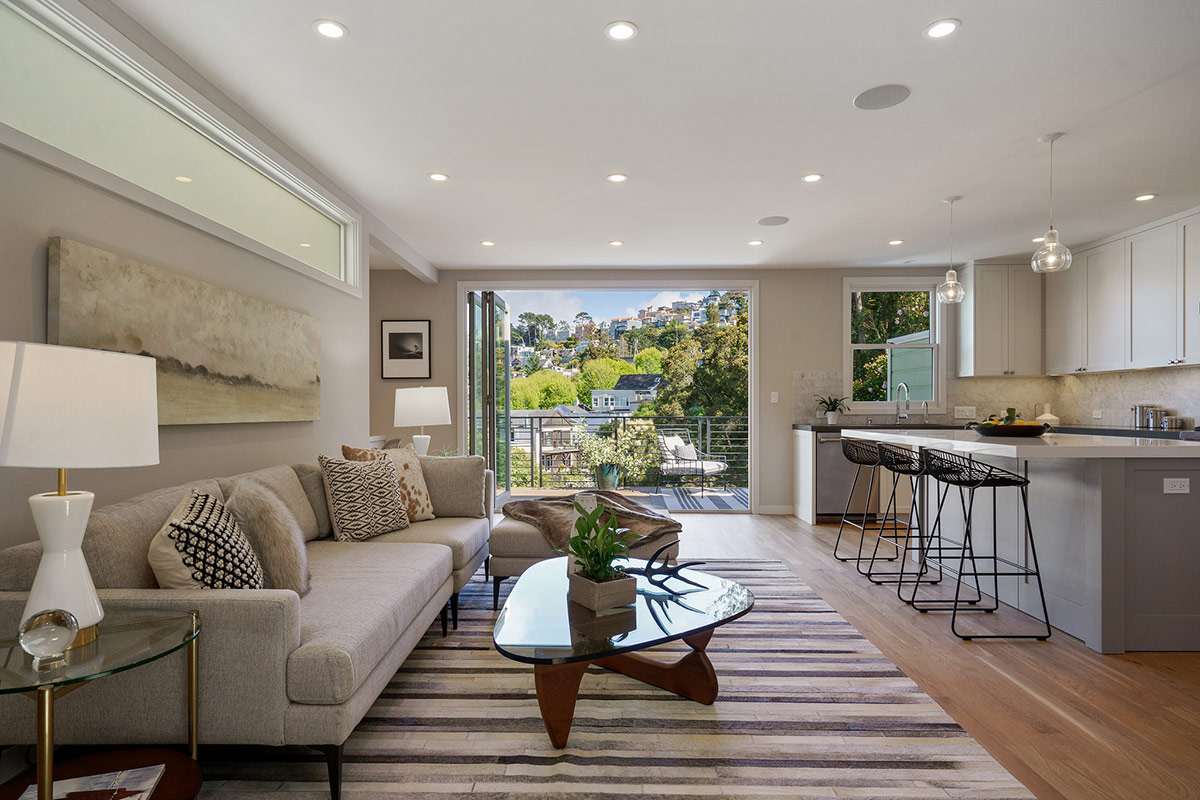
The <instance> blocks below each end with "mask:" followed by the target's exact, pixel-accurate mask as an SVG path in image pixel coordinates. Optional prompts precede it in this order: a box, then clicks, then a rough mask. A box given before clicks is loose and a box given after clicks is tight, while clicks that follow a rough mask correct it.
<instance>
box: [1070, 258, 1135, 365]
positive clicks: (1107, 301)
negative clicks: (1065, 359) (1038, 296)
mask: <svg viewBox="0 0 1200 800" xmlns="http://www.w3.org/2000/svg"><path fill="white" fill-rule="evenodd" d="M1081 259H1082V260H1085V261H1086V262H1087V264H1086V286H1087V293H1086V299H1085V306H1086V312H1085V315H1084V319H1085V320H1086V323H1085V324H1086V333H1085V335H1084V348H1085V349H1084V364H1083V372H1103V371H1106V370H1116V369H1125V367H1127V366H1128V365H1129V354H1128V351H1127V344H1128V341H1129V268H1128V259H1127V251H1126V247H1125V241H1124V240H1118V241H1115V242H1109V243H1108V244H1104V245H1100V246H1099V247H1093V248H1092V249H1090V250H1086V251H1084V252H1082V253H1080V254H1079V255H1078V256H1076V260H1081Z"/></svg>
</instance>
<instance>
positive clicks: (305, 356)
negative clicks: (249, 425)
mask: <svg viewBox="0 0 1200 800" xmlns="http://www.w3.org/2000/svg"><path fill="white" fill-rule="evenodd" d="M49 250H50V258H49V286H48V292H47V296H48V303H47V306H48V308H47V312H48V313H47V338H48V340H49V342H50V343H51V344H61V345H69V346H72V347H89V348H93V349H97V350H113V351H117V352H123V353H136V354H139V355H147V356H153V357H154V358H155V359H156V360H157V361H158V421H159V424H160V425H204V424H215V423H225V422H295V421H313V420H318V419H320V416H321V377H320V360H321V323H320V321H319V320H317V319H315V318H314V317H311V316H309V315H307V314H303V313H300V312H298V311H293V310H291V309H288V308H284V307H282V306H277V305H273V304H271V303H267V302H264V301H262V300H259V299H257V298H254V297H249V296H247V295H244V294H240V293H238V292H234V291H230V290H229V289H224V288H222V287H220V286H215V285H213V284H211V283H205V282H203V281H198V280H196V279H195V278H189V277H187V276H186V275H181V274H179V273H177V272H171V271H170V270H167V269H163V268H162V267H158V266H154V265H152V264H144V263H142V262H140V261H136V260H134V259H132V258H125V257H122V256H118V255H114V254H113V253H109V252H106V251H104V250H101V249H99V248H96V247H91V246H89V245H86V244H81V243H79V242H75V241H71V240H70V239H63V238H59V237H54V238H52V239H51V240H50V246H49Z"/></svg>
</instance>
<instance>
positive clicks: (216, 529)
mask: <svg viewBox="0 0 1200 800" xmlns="http://www.w3.org/2000/svg"><path fill="white" fill-rule="evenodd" d="M149 560H150V566H151V567H152V568H153V569H154V577H155V578H156V579H157V580H158V585H159V586H160V587H162V588H163V589H199V588H204V589H261V588H263V568H262V564H261V563H260V562H259V560H258V555H257V554H255V552H254V548H253V547H251V546H250V540H249V539H247V538H246V535H245V534H244V533H242V530H241V528H239V527H238V524H237V522H236V521H235V520H234V518H233V516H232V515H230V513H229V511H228V510H227V509H226V508H225V505H224V503H222V502H221V501H220V500H218V499H217V498H215V497H213V496H212V495H211V494H206V493H205V492H199V491H196V490H195V489H192V490H191V491H190V492H189V493H188V495H187V496H186V497H184V498H183V500H181V501H180V503H179V505H177V506H176V507H175V510H174V511H173V512H171V516H170V517H169V518H168V519H167V521H166V524H164V525H163V526H162V528H160V529H159V531H158V533H157V534H155V536H154V539H153V540H152V541H151V542H150V553H149Z"/></svg>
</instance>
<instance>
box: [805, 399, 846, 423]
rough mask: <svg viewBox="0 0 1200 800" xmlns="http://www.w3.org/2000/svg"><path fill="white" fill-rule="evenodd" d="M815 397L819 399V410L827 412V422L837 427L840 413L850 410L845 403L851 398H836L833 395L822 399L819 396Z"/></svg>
mask: <svg viewBox="0 0 1200 800" xmlns="http://www.w3.org/2000/svg"><path fill="white" fill-rule="evenodd" d="M813 397H815V398H817V408H819V409H821V410H822V411H824V412H825V421H826V422H827V423H829V424H830V425H837V421H838V412H839V411H849V410H850V407H849V406H847V405H846V402H845V401H846V400H847V399H849V398H846V397H834V396H833V395H830V396H829V397H821V395H819V394H814V395H813Z"/></svg>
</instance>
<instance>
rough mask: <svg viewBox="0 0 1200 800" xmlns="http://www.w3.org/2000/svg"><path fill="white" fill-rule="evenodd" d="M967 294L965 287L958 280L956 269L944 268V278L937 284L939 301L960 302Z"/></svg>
mask: <svg viewBox="0 0 1200 800" xmlns="http://www.w3.org/2000/svg"><path fill="white" fill-rule="evenodd" d="M966 296H967V290H966V287H964V286H963V285H962V284H961V283H959V282H958V272H957V270H953V269H948V270H946V280H945V281H943V282H942V283H939V284H938V287H937V299H938V302H939V303H961V302H962V301H963V298H965V297H966Z"/></svg>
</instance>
